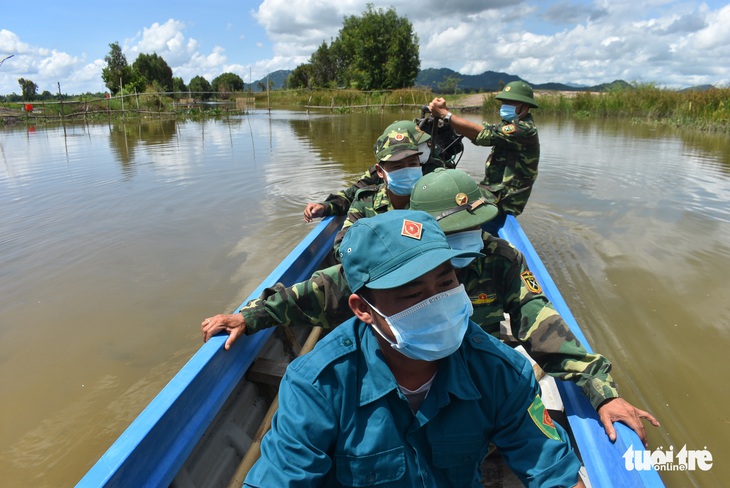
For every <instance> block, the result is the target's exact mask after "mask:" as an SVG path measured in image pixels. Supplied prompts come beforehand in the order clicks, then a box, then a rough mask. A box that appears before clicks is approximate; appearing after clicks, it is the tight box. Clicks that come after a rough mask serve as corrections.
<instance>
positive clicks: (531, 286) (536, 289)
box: [520, 271, 542, 293]
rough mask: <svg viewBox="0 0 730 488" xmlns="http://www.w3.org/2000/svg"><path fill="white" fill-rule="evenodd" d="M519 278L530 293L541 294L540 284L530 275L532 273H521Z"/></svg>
mask: <svg viewBox="0 0 730 488" xmlns="http://www.w3.org/2000/svg"><path fill="white" fill-rule="evenodd" d="M520 278H522V282H523V283H524V284H525V286H526V287H527V289H528V290H530V291H531V292H532V293H542V288H541V287H540V283H538V282H537V278H535V275H533V274H532V271H523V272H522V274H520Z"/></svg>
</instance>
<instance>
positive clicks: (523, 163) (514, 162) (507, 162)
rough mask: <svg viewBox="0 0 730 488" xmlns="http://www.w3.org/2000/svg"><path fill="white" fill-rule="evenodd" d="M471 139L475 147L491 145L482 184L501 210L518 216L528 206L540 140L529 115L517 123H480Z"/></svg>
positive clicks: (535, 177)
mask: <svg viewBox="0 0 730 488" xmlns="http://www.w3.org/2000/svg"><path fill="white" fill-rule="evenodd" d="M482 125H483V127H484V129H482V131H481V132H480V133H479V134H478V135H477V136H476V137H475V138H474V139H473V140H472V142H473V143H474V144H476V145H477V146H492V152H491V154H490V155H489V157H488V158H487V162H486V163H485V168H484V180H482V182H481V185H482V186H484V187H485V188H486V189H487V190H489V191H491V192H492V193H493V194H494V196H495V199H496V200H497V201H496V203H497V206H498V207H500V210H501V211H502V212H503V213H507V214H512V215H519V214H521V213H522V211H523V210H524V208H525V205H527V200H528V199H529V198H530V193H531V192H532V185H533V184H534V183H535V180H536V179H537V165H538V162H539V161H540V140H539V138H538V136H537V126H536V125H535V121H534V120H533V118H532V115H531V114H528V115H527V116H526V117H525V118H524V119H522V120H520V121H518V122H506V121H504V120H503V121H502V122H501V123H499V124H487V123H484V124H482Z"/></svg>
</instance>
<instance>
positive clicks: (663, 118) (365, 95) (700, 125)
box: [0, 85, 730, 132]
mask: <svg viewBox="0 0 730 488" xmlns="http://www.w3.org/2000/svg"><path fill="white" fill-rule="evenodd" d="M496 94H497V92H492V93H485V94H484V95H483V97H482V100H483V101H482V104H481V109H482V111H483V112H484V113H493V112H494V111H495V110H496V108H497V107H498V106H499V101H498V100H496V99H495V95H496ZM203 95H204V94H196V93H175V94H173V93H143V94H133V95H125V96H124V97H111V98H91V97H88V96H87V97H69V99H67V100H64V101H60V102H59V101H54V102H31V103H33V111H32V112H26V111H24V106H25V104H24V103H3V104H0V124H2V123H3V121H5V122H6V123H7V122H8V121H10V120H11V119H14V121H23V120H26V121H28V122H32V123H39V122H40V123H42V122H43V121H44V120H48V121H57V120H58V119H66V118H83V119H87V120H88V119H91V120H94V119H107V118H109V117H110V116H112V117H129V118H134V117H151V116H157V117H159V116H163V117H175V118H191V119H197V118H207V117H225V116H229V115H235V114H243V113H246V112H248V111H250V110H260V109H267V108H271V109H295V110H306V109H312V110H329V111H331V112H335V113H347V112H349V111H354V110H357V111H363V110H365V111H379V110H384V109H386V108H395V107H401V108H405V109H411V110H414V109H415V110H416V111H417V110H419V109H420V107H422V106H423V105H427V104H428V102H430V101H431V100H432V99H433V98H434V97H435V96H438V95H437V94H434V93H433V92H432V91H430V90H426V89H416V88H414V89H402V90H393V91H370V92H362V91H357V90H318V91H308V90H275V91H271V92H269V93H266V92H254V93H251V92H245V93H230V94H226V95H225V97H223V98H221V97H218V98H216V99H215V100H210V101H204V100H202V98H203ZM470 96H473V95H470V94H456V95H454V94H450V95H448V96H447V97H448V100H449V105H451V106H454V107H456V106H459V105H462V103H461V102H462V101H463V100H465V99H466V97H470ZM535 98H536V100H537V102H538V103H539V105H540V113H552V114H559V115H565V116H569V117H583V118H592V117H626V118H630V119H632V120H635V121H637V122H648V123H659V124H667V125H673V126H678V127H688V128H693V129H698V130H705V131H717V132H730V88H715V89H710V90H706V91H682V92H680V91H674V90H667V89H662V88H658V87H656V86H653V85H634V86H632V87H631V88H628V89H619V90H614V91H607V92H551V91H543V92H538V93H536V94H535ZM201 102H203V103H201Z"/></svg>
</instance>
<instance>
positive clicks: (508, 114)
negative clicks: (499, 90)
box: [499, 103, 518, 122]
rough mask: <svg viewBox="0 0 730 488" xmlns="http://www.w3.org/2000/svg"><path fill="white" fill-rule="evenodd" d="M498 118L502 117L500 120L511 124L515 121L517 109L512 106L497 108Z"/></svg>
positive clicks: (504, 105) (503, 105)
mask: <svg viewBox="0 0 730 488" xmlns="http://www.w3.org/2000/svg"><path fill="white" fill-rule="evenodd" d="M499 116H500V117H502V120H506V121H507V122H513V121H514V120H516V119H517V117H518V116H517V107H516V106H514V105H507V104H504V103H503V104H502V106H501V107H499Z"/></svg>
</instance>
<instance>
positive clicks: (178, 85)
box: [172, 76, 188, 92]
mask: <svg viewBox="0 0 730 488" xmlns="http://www.w3.org/2000/svg"><path fill="white" fill-rule="evenodd" d="M172 91H175V92H186V91H188V87H187V86H185V82H184V81H183V79H182V78H180V77H179V76H176V77H174V78H173V79H172Z"/></svg>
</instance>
